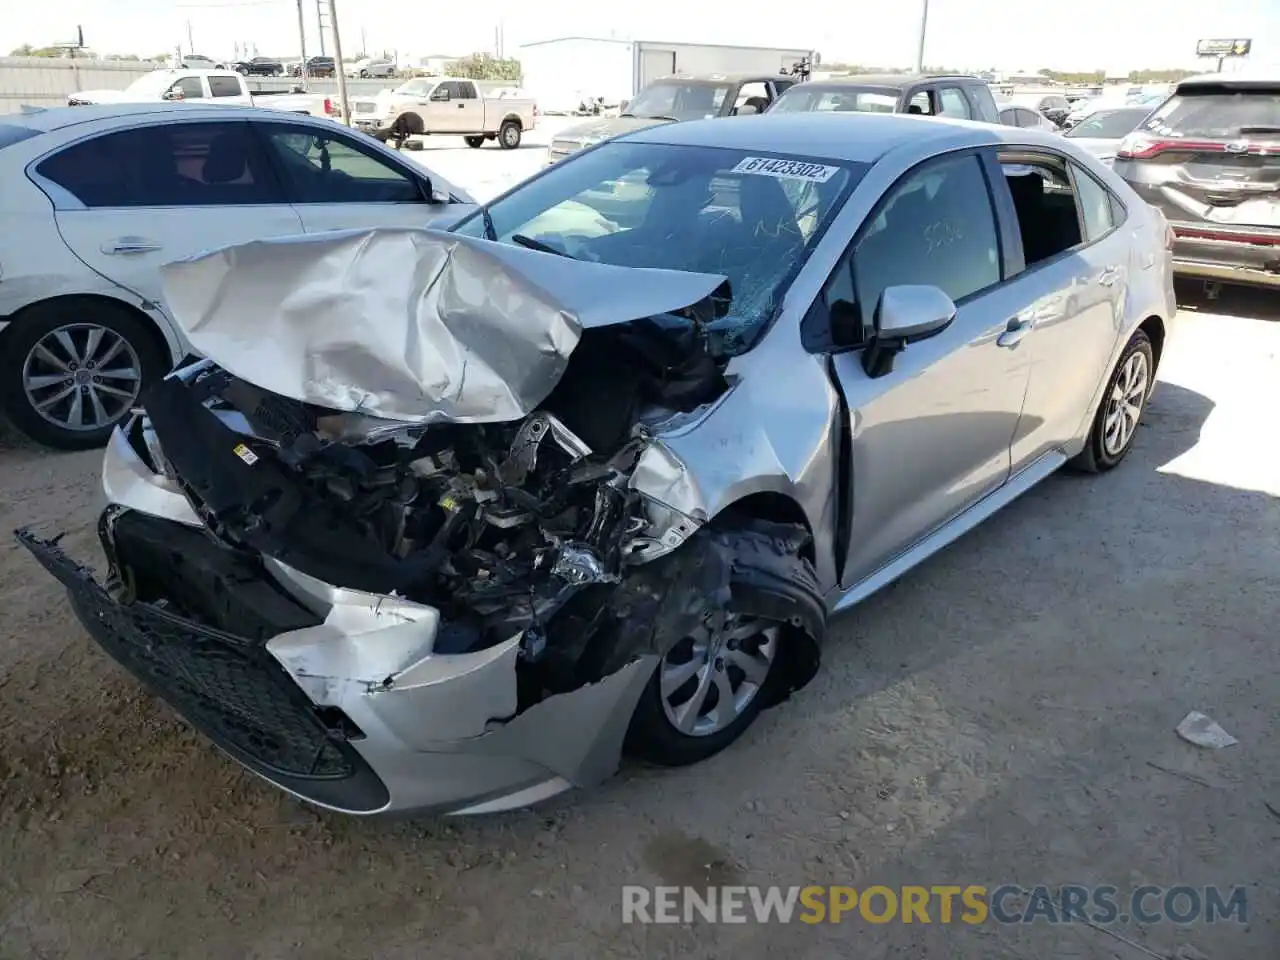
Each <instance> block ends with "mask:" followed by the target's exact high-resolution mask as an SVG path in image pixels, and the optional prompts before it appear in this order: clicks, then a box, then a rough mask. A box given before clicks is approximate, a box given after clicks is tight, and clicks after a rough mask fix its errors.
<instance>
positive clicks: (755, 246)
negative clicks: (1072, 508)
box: [19, 113, 1175, 814]
mask: <svg viewBox="0 0 1280 960" xmlns="http://www.w3.org/2000/svg"><path fill="white" fill-rule="evenodd" d="M1169 246H1170V234H1169V230H1168V226H1167V224H1166V223H1165V222H1164V220H1163V218H1162V216H1161V215H1160V214H1159V213H1158V212H1156V211H1155V210H1154V209H1153V208H1151V207H1149V206H1148V205H1146V204H1145V203H1143V202H1142V201H1140V200H1139V199H1138V197H1137V196H1136V195H1135V194H1134V193H1133V191H1132V190H1130V189H1129V187H1128V186H1126V184H1125V183H1124V182H1123V181H1121V180H1120V179H1119V178H1117V177H1116V176H1115V175H1114V174H1113V173H1112V172H1111V171H1110V170H1109V169H1107V168H1106V167H1105V166H1103V165H1102V164H1100V163H1099V162H1098V161H1097V160H1096V159H1095V158H1094V157H1092V156H1091V155H1090V154H1088V153H1087V152H1085V151H1083V150H1081V149H1079V148H1078V147H1076V146H1075V145H1074V144H1072V142H1071V141H1070V140H1067V139H1064V138H1061V137H1058V136H1054V135H1051V134H1045V133H1041V132H1039V131H1036V130H1031V129H1020V128H1011V127H999V126H994V125H980V124H969V123H965V122H960V121H948V120H941V119H937V118H933V119H929V120H922V119H917V118H912V117H905V116H878V115H857V114H849V115H835V116H832V115H819V114H808V113H798V114H778V115H768V114H766V115H765V116H763V117H751V118H747V119H728V120H716V121H707V122H702V121H695V122H690V123H681V124H671V125H669V126H663V127H658V128H653V129H648V130H643V131H639V132H635V133H632V134H628V135H625V136H623V137H620V138H618V139H615V140H612V141H610V142H607V143H604V144H601V145H599V146H596V147H592V148H589V149H587V150H584V151H582V152H581V153H579V154H577V155H575V156H574V157H572V158H570V159H568V160H566V161H564V162H562V163H559V164H556V165H554V166H552V167H549V168H547V169H546V170H545V171H544V172H542V173H540V174H538V175H537V176H535V177H533V178H532V179H530V180H528V181H525V182H524V183H522V184H520V185H519V186H517V187H515V188H514V189H513V190H511V191H510V192H508V193H506V194H505V195H503V196H501V197H499V198H498V199H497V200H495V201H493V202H492V203H491V204H489V205H488V206H487V207H485V208H483V209H482V210H481V211H480V212H478V213H477V214H476V215H475V216H474V217H472V218H471V219H468V220H465V221H463V222H462V223H461V224H460V225H459V226H458V227H456V228H455V230H454V232H448V233H446V232H437V231H430V230H373V231H356V232H349V233H339V234H327V235H322V236H311V237H308V238H299V239H298V240H296V241H292V240H276V241H273V242H271V243H266V244H256V245H253V246H252V247H250V248H244V247H233V248H229V249H226V250H222V251H215V252H213V253H209V254H206V255H204V256H202V257H198V258H196V259H194V260H189V261H185V262H182V263H178V264H174V265H171V266H170V267H167V268H166V275H165V292H166V300H167V302H168V303H170V304H171V305H172V307H173V310H174V314H175V316H176V317H177V319H178V322H179V324H180V325H181V326H182V327H183V329H184V333H185V335H186V336H188V337H189V338H190V340H191V342H192V344H193V345H194V346H195V348H196V349H198V350H199V351H200V353H201V354H203V355H204V356H205V357H207V358H208V359H207V360H205V361H202V362H201V363H198V364H196V365H194V366H192V367H189V368H187V369H184V370H182V371H178V372H176V373H175V374H173V375H172V376H170V377H169V378H168V379H167V380H165V381H164V382H163V383H162V384H160V385H159V386H158V387H157V388H156V389H155V390H153V391H152V392H151V393H150V394H149V396H148V398H147V403H146V413H145V415H140V416H138V417H136V418H135V419H134V420H132V421H131V422H130V423H129V425H128V426H127V427H126V428H123V429H122V430H120V431H119V432H118V433H117V434H116V436H115V438H114V439H113V441H112V443H111V445H110V447H109V450H108V453H107V457H106V464H105V471H104V485H105V487H106V490H107V494H108V499H109V501H110V505H109V506H108V507H107V509H106V512H105V513H104V514H103V518H102V522H101V524H100V531H101V539H102V543H103V548H104V550H105V552H106V554H107V558H108V560H109V567H110V570H111V581H110V584H109V587H110V589H109V590H104V589H103V588H102V587H100V586H99V585H98V583H97V582H96V581H95V580H94V578H93V577H92V575H91V574H90V573H89V572H88V570H87V568H85V567H82V566H80V565H78V564H77V563H76V562H74V561H73V560H72V559H71V558H69V557H67V556H66V555H65V554H63V552H62V551H61V550H60V548H59V547H58V546H57V544H56V542H55V541H51V540H46V539H42V538H41V537H39V536H37V535H36V534H34V533H32V532H29V531H24V532H22V533H20V535H19V537H20V539H21V540H22V541H23V542H24V544H25V545H26V546H27V547H28V548H29V549H30V550H31V551H32V552H33V553H34V554H35V555H36V557H37V558H38V559H39V560H40V561H41V562H42V563H43V564H44V565H45V566H46V567H47V568H48V569H49V571H50V572H51V573H53V574H54V575H55V576H57V577H58V578H59V579H60V580H62V582H63V583H64V584H66V585H67V587H68V590H69V593H70V595H71V598H72V604H73V607H74V609H75V610H76V612H77V614H78V615H79V616H80V618H81V621H82V622H83V623H84V624H85V626H86V628H87V629H88V630H89V632H90V633H91V634H92V635H93V636H94V637H95V638H96V639H97V640H98V641H99V642H100V643H101V644H102V645H103V646H104V647H105V648H106V650H107V651H108V652H109V653H110V654H111V655H112V656H114V657H115V658H116V659H117V660H119V661H120V662H121V663H122V664H124V665H125V666H126V667H127V668H128V669H129V670H131V671H132V672H133V673H135V674H136V675H137V676H138V677H139V678H141V679H142V680H143V681H144V682H146V683H147V684H149V685H150V686H151V687H152V688H153V689H154V690H155V691H156V692H157V693H158V694H159V695H160V696H161V697H163V698H164V699H166V700H167V701H168V702H169V703H170V704H171V705H172V706H173V707H174V708H175V709H177V710H178V711H179V712H180V713H182V714H183V715H184V716H185V717H187V719H188V720H190V721H191V722H192V723H193V724H194V725H195V726H196V727H198V728H200V729H201V730H203V731H204V732H205V733H206V734H208V735H209V736H210V737H211V739H213V740H214V741H215V742H216V743H218V745H219V746H221V747H222V748H223V749H224V750H225V751H226V752H227V753H229V754H230V755H231V756H232V757H234V758H235V759H237V760H239V761H240V762H242V763H243V764H245V765H246V766H247V767H249V768H250V769H252V770H254V771H255V772H257V773H258V774H260V775H261V776H263V777H265V778H266V779H268V780H270V781H272V782H273V783H275V784H277V785H278V786H280V787H282V788H283V789H286V790H288V791H290V792H292V793H294V794H296V795H298V796H301V797H303V798H305V799H307V800H310V801H312V802H314V803H317V804H320V805H323V806H326V807H330V808H333V809H337V810H342V811H347V812H350V813H357V814H373V813H383V812H388V811H395V810H408V809H433V810H439V811H444V812H448V813H480V812H486V811H493V810H499V809H505V808H510V807H514V806H520V805H523V804H527V803H531V802H534V801H537V800H539V799H542V798H544V797H547V796H550V795H553V794H555V793H558V792H560V791H562V790H566V789H568V788H570V787H573V786H589V785H591V784H594V783H597V782H599V781H600V780H602V779H604V778H605V777H607V776H609V775H610V774H611V773H612V772H613V771H614V770H615V769H616V766H617V764H618V761H619V757H620V754H621V752H622V751H623V749H624V748H627V749H630V750H632V751H634V752H635V753H636V754H638V755H639V756H641V757H644V758H647V759H649V760H651V761H653V762H656V763H659V764H666V765H675V764H686V763H691V762H694V761H698V760H701V759H703V758H706V757H709V756H711V755H712V754H714V753H716V752H717V751H719V750H722V749H724V748H725V747H727V746H728V745H729V744H730V743H732V742H733V741H734V740H736V739H737V738H738V737H739V736H740V735H741V734H742V733H743V731H744V730H745V729H746V728H747V727H748V726H749V725H750V724H751V723H752V722H753V721H755V720H756V718H757V716H758V715H759V713H760V712H761V710H762V709H764V708H766V707H769V706H771V705H773V704H776V703H779V702H780V701H782V700H784V699H786V698H787V696H788V695H789V694H791V693H793V692H795V691H797V690H799V689H800V688H802V687H803V686H804V685H805V683H807V681H808V680H809V679H810V678H811V677H812V676H813V675H814V673H815V671H816V670H817V669H818V667H819V660H820V654H821V649H822V645H823V642H824V640H825V637H826V633H827V629H828V622H829V620H830V619H831V618H832V617H833V616H834V615H835V614H837V613H838V612H840V611H843V610H846V609H848V608H850V607H851V606H853V605H854V604H856V603H858V602H859V601H860V600H862V599H863V598H865V597H867V596H868V595H869V594H871V593H872V592H874V591H875V590H877V589H879V588H880V587H882V586H884V585H885V584H887V583H889V582H891V581H892V580H894V579H896V578H898V577H900V576H901V575H902V574H904V573H906V572H907V571H908V570H910V569H911V568H912V567H913V566H915V565H916V564H918V563H919V562H921V561H922V560H924V559H925V558H926V557H928V556H930V555H931V554H933V553H934V552H935V551H937V550H939V549H941V548H942V547H943V546H945V545H946V544H948V543H949V542H951V541H952V540H954V539H955V538H957V537H959V536H960V535H961V534H963V533H964V532H965V531H967V530H969V529H971V528H972V527H974V526H975V525H976V524H978V523H979V522H981V521H982V520H984V519H986V518H987V517H989V516H991V515H992V514H993V513H994V512H996V511H997V510H999V509H1000V508H1001V507H1003V506H1004V505H1006V504H1008V503H1009V502H1010V501H1012V500H1013V499H1014V498H1015V497H1017V496H1018V495H1020V494H1021V493H1023V492H1024V491H1026V490H1028V489H1029V488H1030V487H1032V486H1033V485H1035V484H1036V483H1038V482H1040V481H1041V480H1043V479H1045V478H1046V477H1048V476H1050V475H1051V474H1053V473H1054V472H1055V471H1057V470H1058V469H1059V468H1061V467H1065V466H1073V467H1075V468H1077V469H1080V470H1084V471H1090V472H1105V471H1107V470H1110V469H1112V468H1113V467H1116V466H1117V465H1119V464H1120V463H1121V461H1123V459H1124V458H1125V455H1126V454H1127V453H1128V451H1129V450H1130V448H1131V447H1132V445H1133V443H1134V442H1135V436H1136V431H1137V427H1138V424H1139V422H1140V420H1141V417H1142V412H1143V409H1144V407H1145V405H1146V403H1147V400H1148V397H1149V396H1150V395H1151V390H1152V387H1153V385H1154V382H1155V377H1156V372H1157V368H1158V364H1159V362H1160V357H1161V354H1162V353H1163V351H1164V347H1165V344H1166V341H1167V338H1168V337H1169V336H1170V334H1171V327H1170V324H1171V323H1172V321H1173V318H1174V312H1175V307H1174V297H1173V286H1172V276H1171V268H1170V252H1169ZM334 278H340V279H338V280H335V279H334ZM976 578H977V574H975V588H980V587H981V584H980V582H979V581H978V580H977V579H976ZM104 722H110V719H109V718H104ZM121 775H127V773H126V772H125V771H121Z"/></svg>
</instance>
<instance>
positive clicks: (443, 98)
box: [431, 90, 449, 103]
mask: <svg viewBox="0 0 1280 960" xmlns="http://www.w3.org/2000/svg"><path fill="white" fill-rule="evenodd" d="M431 99H432V100H434V101H435V102H436V103H446V102H448V100H449V91H448V90H433V91H432V92H431Z"/></svg>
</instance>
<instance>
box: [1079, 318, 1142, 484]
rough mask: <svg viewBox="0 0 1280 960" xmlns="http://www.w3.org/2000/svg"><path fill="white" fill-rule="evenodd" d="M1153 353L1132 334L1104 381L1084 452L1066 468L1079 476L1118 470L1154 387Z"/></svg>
mask: <svg viewBox="0 0 1280 960" xmlns="http://www.w3.org/2000/svg"><path fill="white" fill-rule="evenodd" d="M1155 371H1156V364H1155V352H1154V351H1153V350H1152V349H1151V340H1150V338H1149V337H1148V336H1147V334H1146V332H1145V331H1142V330H1138V331H1135V332H1134V334H1133V336H1132V337H1131V338H1130V339H1129V342H1128V343H1127V344H1126V345H1125V348H1124V352H1123V353H1121V354H1120V359H1119V360H1118V361H1117V362H1116V366H1115V369H1114V370H1112V371H1111V376H1110V377H1108V378H1107V386H1106V389H1105V390H1104V391H1103V393H1102V401H1101V402H1100V403H1099V404H1098V412H1097V414H1095V415H1094V418H1093V426H1092V427H1090V428H1089V439H1088V440H1087V441H1086V442H1085V446H1084V449H1083V450H1081V451H1080V453H1079V454H1077V455H1076V456H1075V457H1074V458H1073V459H1072V460H1071V461H1070V466H1071V467H1072V468H1073V469H1075V470H1078V471H1080V472H1082V473H1105V472H1106V471H1108V470H1111V469H1113V468H1115V467H1117V466H1119V464H1120V461H1121V460H1123V459H1124V458H1125V457H1126V456H1127V455H1128V453H1129V450H1130V448H1132V446H1133V438H1134V436H1135V435H1136V434H1137V432H1138V426H1139V424H1140V423H1141V422H1142V415H1143V414H1144V413H1145V412H1146V409H1147V400H1148V399H1149V398H1150V397H1151V390H1152V387H1154V386H1155Z"/></svg>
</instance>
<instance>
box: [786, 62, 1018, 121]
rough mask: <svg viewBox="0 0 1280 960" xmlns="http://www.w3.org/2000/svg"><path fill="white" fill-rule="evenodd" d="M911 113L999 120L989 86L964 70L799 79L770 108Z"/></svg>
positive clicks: (959, 118) (963, 118) (966, 118)
mask: <svg viewBox="0 0 1280 960" xmlns="http://www.w3.org/2000/svg"><path fill="white" fill-rule="evenodd" d="M828 110H829V111H832V112H835V113H850V112H852V113H914V114H920V115H923V116H927V117H955V118H956V119H958V120H981V121H982V122H984V123H999V122H1000V111H999V109H997V107H996V101H995V97H993V96H992V95H991V88H990V87H988V86H987V82H986V81H985V80H983V79H982V78H981V77H971V76H965V75H963V74H955V75H952V74H932V73H884V74H879V73H866V74H861V75H854V76H849V77H840V78H839V79H831V80H813V81H810V82H808V83H798V84H796V85H795V86H794V87H792V88H791V89H790V90H788V91H787V92H786V93H784V94H783V95H782V96H780V97H779V98H778V100H777V102H776V103H774V104H773V106H772V107H770V108H769V111H770V112H771V113H792V112H795V113H807V112H810V111H817V112H825V111H828Z"/></svg>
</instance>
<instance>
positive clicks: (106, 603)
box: [17, 530, 388, 812]
mask: <svg viewBox="0 0 1280 960" xmlns="http://www.w3.org/2000/svg"><path fill="white" fill-rule="evenodd" d="M17 537H18V540H19V542H20V543H22V544H23V545H24V546H25V547H26V548H27V549H28V550H30V551H31V553H32V554H33V555H34V556H35V557H36V559H37V560H39V561H40V563H41V564H42V565H43V566H44V567H45V569H46V570H48V571H49V572H50V573H51V574H53V576H55V577H56V578H57V579H58V580H59V581H60V582H61V583H62V584H63V585H64V586H65V587H66V588H67V592H68V594H69V596H70V599H71V604H72V607H73V608H74V609H75V611H76V614H77V616H78V617H79V619H80V621H81V623H82V624H83V625H84V627H85V629H86V630H87V631H88V632H89V633H90V635H91V636H92V637H93V638H94V639H95V640H96V641H97V642H98V643H99V644H100V645H101V646H102V647H103V649H105V650H106V651H107V653H108V654H110V655H111V656H112V657H113V658H114V659H115V660H116V661H117V662H119V663H120V664H121V665H122V666H124V667H125V668H126V669H128V670H129V671H130V672H131V673H133V674H134V675H135V676H136V677H137V678H138V679H139V680H141V681H142V682H143V683H145V684H146V685H147V686H148V687H150V688H151V689H152V690H153V691H154V692H155V693H156V694H157V695H158V696H160V697H161V698H163V699H164V700H165V701H166V702H167V703H168V704H169V705H170V706H171V707H173V708H174V709H175V710H176V711H177V712H178V713H179V714H181V715H182V716H183V717H184V718H185V719H186V720H187V721H188V722H189V723H191V724H192V725H193V726H194V727H196V728H197V729H199V730H200V731H201V732H203V733H204V734H205V735H206V736H208V737H209V738H210V739H211V740H213V741H214V743H216V744H217V745H218V746H219V747H221V748H222V749H223V750H225V751H226V752H227V753H229V754H231V756H233V757H234V758H235V759H237V760H239V761H240V762H241V763H243V764H245V765H246V766H248V767H249V768H250V769H252V770H254V771H255V772H257V773H259V774H261V775H262V776H264V777H266V778H267V779H269V780H271V781H272V782H274V783H277V784H278V785H280V786H282V787H284V788H285V789H288V790H291V791H293V792H295V793H297V794H299V795H301V796H303V797H306V798H308V799H311V800H314V801H316V802H318V803H323V804H325V805H327V806H334V807H338V808H339V809H345V810H351V811H353V812H368V811H372V810H377V809H379V808H380V807H382V806H384V805H385V804H386V802H387V799H388V794H387V791H386V787H385V786H384V785H383V784H382V782H381V780H379V778H378V777H377V775H376V774H375V773H374V772H373V770H372V769H371V768H370V767H369V766H368V764H367V763H366V762H365V761H364V759H363V758H362V757H361V756H360V755H359V753H357V752H356V751H355V749H354V748H352V747H351V745H350V744H349V743H347V742H345V741H344V740H342V739H341V737H340V736H339V735H338V734H336V733H335V732H333V731H331V730H329V729H328V728H327V727H326V726H325V725H324V723H322V722H321V720H320V718H319V716H318V715H317V714H316V712H315V709H314V707H313V706H312V705H311V704H310V703H309V702H308V701H307V699H306V697H305V696H304V695H303V694H302V691H301V690H299V689H298V687H297V686H296V684H294V683H293V681H292V680H291V679H290V677H289V676H288V674H286V673H285V672H284V670H283V668H281V667H280V665H279V664H278V663H277V662H276V661H275V660H274V659H273V658H272V657H271V655H270V654H269V653H267V652H266V650H265V649H264V648H263V646H262V645H261V644H260V643H258V642H255V641H252V640H247V639H244V638H240V637H236V636H232V635H230V634H227V633H223V632H221V631H218V630H213V629H210V628H208V627H205V626H203V625H201V624H197V623H193V622H191V621H189V620H186V619H183V618H181V617H178V616H175V615H174V614H172V613H169V612H167V611H165V610H163V609H161V608H160V607H158V606H157V605H155V604H150V603H132V604H127V605H126V604H121V603H117V602H116V601H115V600H114V599H112V597H111V596H110V595H109V594H108V593H107V592H106V590H104V589H103V588H102V587H101V586H100V585H99V584H98V583H97V582H96V581H95V580H94V578H93V574H92V573H91V572H90V571H88V570H86V569H85V568H84V567H82V566H80V565H79V564H77V563H75V562H74V561H73V560H71V559H70V558H69V557H68V556H67V555H66V554H65V553H64V552H63V551H62V550H61V548H60V547H59V546H58V545H57V542H56V540H55V541H50V540H42V539H40V538H38V537H35V536H34V535H32V534H31V533H30V532H28V531H25V530H20V531H18V532H17Z"/></svg>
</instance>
